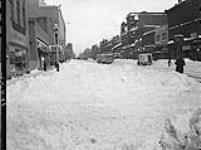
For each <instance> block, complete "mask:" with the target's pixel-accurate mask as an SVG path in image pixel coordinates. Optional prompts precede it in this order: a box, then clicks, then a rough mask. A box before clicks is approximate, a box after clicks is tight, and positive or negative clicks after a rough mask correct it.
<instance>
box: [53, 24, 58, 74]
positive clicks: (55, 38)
mask: <svg viewBox="0 0 201 150" xmlns="http://www.w3.org/2000/svg"><path fill="white" fill-rule="evenodd" d="M54 41H55V47H56V64H55V67H56V68H57V71H58V72H59V49H58V44H59V27H58V24H54Z"/></svg>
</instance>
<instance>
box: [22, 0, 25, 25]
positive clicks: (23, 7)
mask: <svg viewBox="0 0 201 150" xmlns="http://www.w3.org/2000/svg"><path fill="white" fill-rule="evenodd" d="M22 17H23V26H24V27H25V26H26V14H25V0H23V5H22Z"/></svg>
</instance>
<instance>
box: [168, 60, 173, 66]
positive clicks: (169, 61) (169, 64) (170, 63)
mask: <svg viewBox="0 0 201 150" xmlns="http://www.w3.org/2000/svg"><path fill="white" fill-rule="evenodd" d="M171 65H172V62H171V59H169V60H168V67H170V66H171Z"/></svg>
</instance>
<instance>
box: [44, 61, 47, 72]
mask: <svg viewBox="0 0 201 150" xmlns="http://www.w3.org/2000/svg"><path fill="white" fill-rule="evenodd" d="M44 71H47V64H46V60H44Z"/></svg>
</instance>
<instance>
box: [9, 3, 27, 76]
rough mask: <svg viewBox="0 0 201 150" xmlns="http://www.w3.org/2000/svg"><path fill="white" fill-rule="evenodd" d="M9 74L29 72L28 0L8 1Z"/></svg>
mask: <svg viewBox="0 0 201 150" xmlns="http://www.w3.org/2000/svg"><path fill="white" fill-rule="evenodd" d="M6 18H7V19H6V27H7V28H6V34H7V35H6V36H7V41H6V43H7V50H6V53H7V62H6V63H7V76H8V77H11V76H12V75H18V74H19V75H21V74H24V73H25V72H29V59H30V55H29V40H28V39H29V35H28V16H27V1H26V0H8V2H7V3H6Z"/></svg>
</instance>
